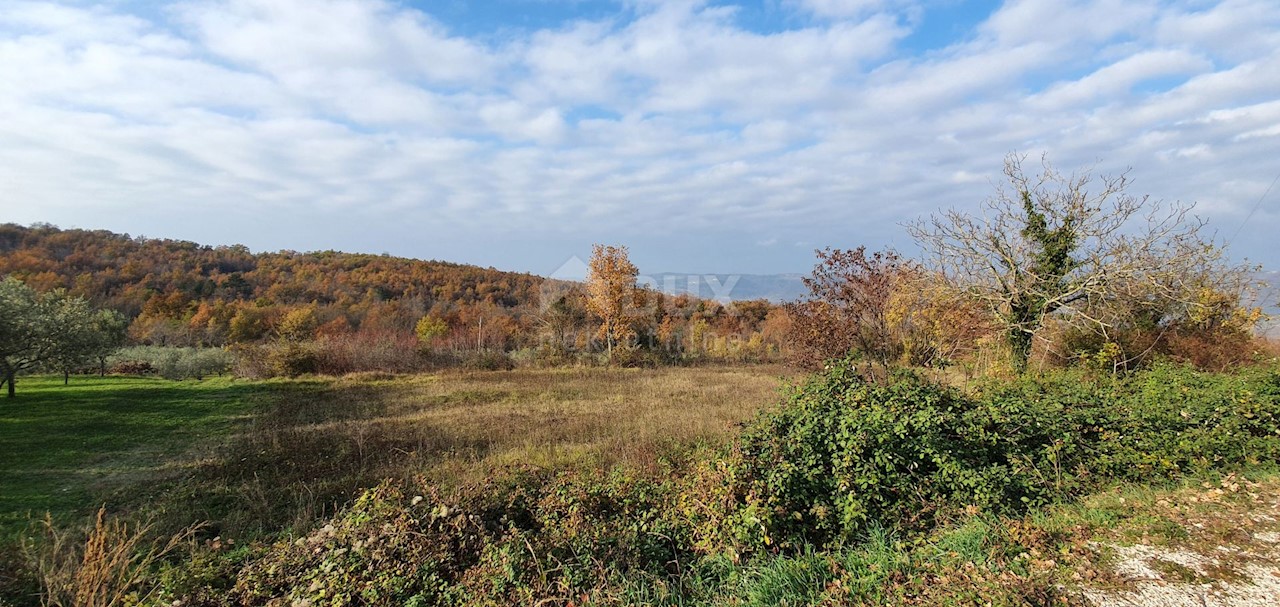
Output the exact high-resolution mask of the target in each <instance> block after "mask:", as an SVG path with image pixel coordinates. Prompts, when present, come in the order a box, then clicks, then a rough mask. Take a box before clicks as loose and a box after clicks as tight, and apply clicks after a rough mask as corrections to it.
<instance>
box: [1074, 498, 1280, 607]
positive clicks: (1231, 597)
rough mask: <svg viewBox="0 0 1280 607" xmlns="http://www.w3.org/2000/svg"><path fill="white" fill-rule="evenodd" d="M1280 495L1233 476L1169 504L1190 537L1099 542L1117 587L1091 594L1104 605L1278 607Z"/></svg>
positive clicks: (1094, 590)
mask: <svg viewBox="0 0 1280 607" xmlns="http://www.w3.org/2000/svg"><path fill="white" fill-rule="evenodd" d="M1278 497H1280V492H1278V491H1277V486H1276V483H1274V482H1270V483H1265V484H1258V483H1250V482H1247V481H1238V480H1236V479H1227V480H1226V481H1225V482H1223V483H1222V486H1218V487H1204V488H1203V490H1194V491H1188V492H1184V493H1183V494H1181V495H1179V496H1177V497H1176V498H1175V499H1172V500H1161V501H1160V502H1159V507H1161V508H1162V509H1163V510H1164V512H1165V514H1166V515H1167V516H1169V517H1171V518H1173V520H1176V521H1177V522H1178V524H1180V525H1181V526H1182V527H1183V528H1185V530H1186V532H1187V534H1186V538H1185V539H1183V540H1179V541H1177V542H1174V543H1172V544H1171V545H1153V544H1149V543H1137V544H1133V545H1120V544H1118V543H1108V542H1099V543H1097V544H1095V548H1096V549H1097V550H1098V552H1099V553H1101V554H1105V555H1109V556H1110V557H1111V561H1110V566H1111V570H1112V573H1113V574H1114V577H1113V579H1114V580H1116V581H1117V582H1118V583H1117V584H1116V587H1113V588H1090V589H1085V591H1084V595H1085V597H1086V598H1087V599H1089V601H1091V602H1092V603H1093V604H1094V605H1096V606H1097V607H1184V606H1185V607H1274V606H1275V605H1278V604H1280V530H1277V529H1276V522H1277V521H1278V520H1280V499H1277V498H1278Z"/></svg>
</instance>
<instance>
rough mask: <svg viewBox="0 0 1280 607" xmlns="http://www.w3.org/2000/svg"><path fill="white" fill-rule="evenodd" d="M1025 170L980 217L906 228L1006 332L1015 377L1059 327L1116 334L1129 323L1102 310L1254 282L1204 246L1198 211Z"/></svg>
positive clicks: (951, 216)
mask: <svg viewBox="0 0 1280 607" xmlns="http://www.w3.org/2000/svg"><path fill="white" fill-rule="evenodd" d="M1024 160H1025V157H1024V156H1020V155H1016V154H1010V155H1009V156H1007V157H1006V158H1005V166H1004V175H1005V178H1006V183H1005V184H1003V185H1001V186H1000V187H999V188H998V189H997V191H996V194H995V195H994V196H992V197H991V198H988V199H987V200H986V201H985V202H984V203H983V205H982V207H981V209H980V211H979V213H977V214H970V213H965V212H963V211H959V210H954V209H953V210H949V211H945V212H943V213H941V214H936V215H933V216H931V217H929V218H926V219H921V220H918V221H916V222H914V223H911V224H909V225H908V226H907V227H908V230H909V231H910V232H911V234H912V236H914V237H915V239H916V241H917V243H919V245H920V246H921V248H922V249H924V250H925V251H927V252H928V253H929V254H930V255H931V258H930V262H931V264H932V265H933V266H934V268H935V269H936V270H937V271H939V272H941V273H942V274H943V275H945V276H946V277H947V279H948V280H950V281H953V282H954V283H955V284H956V285H957V286H958V287H960V288H962V289H964V290H965V291H966V292H967V293H968V294H969V295H970V296H971V297H973V298H975V299H976V300H977V301H979V302H981V303H982V304H983V305H984V306H985V307H986V308H987V309H988V310H989V311H990V313H991V314H992V316H993V317H994V318H995V319H996V320H997V322H998V324H999V327H1000V330H1001V331H1002V333H1003V334H1004V339H1005V341H1006V342H1007V344H1008V346H1009V348H1010V350H1011V353H1012V362H1013V365H1014V368H1015V369H1016V370H1017V371H1019V372H1022V371H1025V370H1026V368H1027V362H1028V360H1029V358H1030V354H1031V350H1032V344H1033V340H1034V339H1035V338H1036V336H1037V335H1038V334H1039V332H1040V330H1041V329H1042V328H1043V327H1044V326H1045V325H1046V322H1047V321H1048V319H1050V318H1051V317H1052V318H1057V319H1060V320H1061V321H1062V322H1065V323H1068V324H1071V325H1073V326H1077V327H1087V328H1090V329H1095V330H1099V331H1106V330H1109V329H1110V328H1112V327H1114V326H1115V324H1116V323H1117V322H1119V320H1120V319H1117V318H1115V317H1113V316H1109V315H1107V314H1103V313H1102V311H1104V310H1111V311H1115V310H1119V309H1124V308H1128V309H1141V308H1142V307H1143V305H1144V304H1142V303H1141V302H1143V301H1148V302H1151V303H1152V304H1153V305H1154V304H1155V302H1160V305H1162V306H1169V305H1170V303H1171V302H1178V303H1179V304H1184V305H1192V306H1194V305H1195V301H1194V298H1195V289H1189V288H1188V287H1190V286H1191V285H1190V284H1189V279H1190V278H1192V277H1196V276H1200V277H1207V276H1219V277H1225V278H1228V279H1229V281H1231V282H1234V281H1235V277H1237V276H1238V275H1239V274H1240V273H1241V272H1244V271H1245V269H1244V267H1242V266H1232V265H1230V264H1229V263H1227V262H1226V260H1225V257H1224V255H1223V251H1222V250H1221V249H1220V248H1218V247H1215V246H1213V244H1212V243H1211V242H1209V241H1207V240H1206V239H1205V238H1204V237H1202V235H1201V229H1202V228H1203V227H1204V222H1203V221H1200V220H1199V219H1197V218H1195V217H1194V216H1192V215H1191V214H1190V212H1191V209H1192V206H1191V205H1184V204H1172V205H1165V204H1162V203H1159V202H1155V201H1151V200H1149V199H1148V198H1147V197H1145V196H1144V197H1136V196H1133V195H1130V194H1129V193H1128V192H1127V190H1128V187H1129V185H1130V182H1129V179H1128V177H1127V176H1126V175H1124V174H1121V175H1120V176H1101V177H1097V178H1095V177H1094V175H1093V174H1092V173H1090V172H1088V171H1084V172H1080V173H1075V174H1072V175H1064V174H1062V173H1060V172H1058V171H1057V170H1055V169H1054V168H1053V167H1052V166H1051V165H1050V164H1049V163H1048V162H1047V161H1045V160H1043V159H1042V169H1041V171H1040V172H1039V173H1038V174H1036V175H1028V174H1027V172H1026V171H1025V170H1024V169H1023V162H1024ZM1214 280H1215V282H1216V281H1217V280H1218V279H1214ZM1118 301H1127V302H1131V303H1133V304H1134V305H1131V306H1117V305H1115V304H1116V302H1118Z"/></svg>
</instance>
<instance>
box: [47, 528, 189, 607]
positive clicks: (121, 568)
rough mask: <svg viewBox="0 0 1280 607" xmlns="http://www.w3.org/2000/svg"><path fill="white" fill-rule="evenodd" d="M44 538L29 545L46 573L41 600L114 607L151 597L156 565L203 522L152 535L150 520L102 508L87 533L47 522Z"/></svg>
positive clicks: (67, 606)
mask: <svg viewBox="0 0 1280 607" xmlns="http://www.w3.org/2000/svg"><path fill="white" fill-rule="evenodd" d="M41 525H42V526H43V528H44V534H43V535H44V542H42V543H38V544H27V545H26V546H25V547H24V548H25V552H26V553H27V558H28V559H30V560H31V561H33V563H34V566H35V569H36V571H37V572H38V574H39V577H40V584H41V597H40V598H41V603H42V604H43V605H46V606H48V607H114V606H116V605H124V604H138V603H141V602H142V601H144V600H145V599H147V598H148V596H149V592H148V589H146V588H144V587H143V583H144V582H145V581H146V580H147V577H148V575H149V573H150V572H151V570H152V566H153V565H155V563H156V562H157V561H158V560H159V559H161V558H163V557H164V556H165V555H166V554H168V553H170V552H172V551H173V550H174V549H175V548H177V547H178V546H179V545H180V544H182V543H184V542H186V541H187V540H189V539H190V538H191V537H192V536H193V535H194V534H195V532H196V530H197V528H198V527H197V526H193V527H189V528H187V529H185V530H183V531H181V532H179V533H178V534H175V535H173V536H171V537H169V538H168V539H167V540H163V541H158V542H157V541H153V540H152V539H150V536H151V531H152V527H151V525H150V524H129V523H128V522H127V521H124V520H121V519H119V518H115V517H108V516H107V513H106V509H105V508H100V509H98V513H97V516H96V517H95V519H94V522H93V526H92V527H90V528H89V529H88V530H87V532H82V533H77V532H71V531H64V530H60V529H59V528H58V527H57V526H55V525H54V523H53V520H52V518H50V517H47V516H46V518H45V519H44V521H42V523H41Z"/></svg>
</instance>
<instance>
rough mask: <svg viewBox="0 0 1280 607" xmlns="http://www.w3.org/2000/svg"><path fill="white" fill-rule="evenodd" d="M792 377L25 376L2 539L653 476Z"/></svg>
mask: <svg viewBox="0 0 1280 607" xmlns="http://www.w3.org/2000/svg"><path fill="white" fill-rule="evenodd" d="M787 373H788V371H787V370H786V369H784V368H782V367H764V366H739V367H696V368H675V367H669V368H659V369H605V368H568V369H521V370H515V371H485V372H465V373H464V372H448V373H441V374H430V375H386V374H361V375H353V376H347V377H340V378H327V377H321V378H304V379H297V380H272V381H261V382H256V381H241V380H226V379H216V380H211V381H205V382H194V381H185V382H171V381H166V380H156V379H145V380H140V379H131V378H122V377H114V378H113V377H108V378H103V379H98V378H92V379H88V378H84V379H81V378H77V379H76V380H74V381H72V383H71V385H70V386H68V387H63V386H62V385H61V381H60V379H54V378H31V379H29V380H27V382H26V384H25V385H24V388H25V389H26V394H25V395H24V398H21V399H18V401H16V402H15V403H12V404H7V405H6V408H5V411H4V420H5V423H4V424H3V429H4V432H5V434H6V436H9V439H12V440H8V439H6V444H7V445H9V446H11V447H13V449H14V453H12V454H11V455H12V456H13V457H7V458H6V463H5V465H4V466H2V467H0V468H3V469H2V470H0V472H3V477H4V478H3V479H0V481H2V482H3V483H4V485H5V486H6V487H9V488H10V489H12V491H7V492H6V494H7V496H8V497H6V498H5V500H4V501H3V505H4V507H5V510H6V511H5V512H3V513H0V514H3V515H4V519H5V521H7V522H6V525H7V526H8V527H9V528H10V529H11V530H12V529H15V528H16V527H21V526H22V525H24V521H25V520H27V517H28V516H37V517H38V516H39V515H41V514H42V513H43V512H45V511H51V512H53V513H54V515H55V516H62V515H66V516H72V517H81V518H83V517H84V516H87V515H88V514H89V513H91V512H92V511H93V510H94V509H95V508H96V507H97V506H99V505H103V504H105V505H106V506H107V507H108V508H109V509H112V510H116V511H135V510H136V511H143V512H146V513H148V514H151V515H158V516H159V517H160V520H161V521H163V522H164V523H166V524H169V525H172V526H174V527H178V526H181V525H185V524H189V523H190V522H193V521H199V520H207V521H214V524H215V525H216V527H217V529H218V530H219V531H221V532H224V533H225V534H230V535H239V534H242V533H249V534H253V533H257V532H264V531H265V532H271V531H276V530H279V529H282V528H291V527H292V528H297V527H305V526H306V525H308V524H310V523H311V522H312V521H314V520H315V517H318V516H324V515H327V514H329V513H332V512H333V511H335V510H336V509H337V508H338V507H340V506H341V505H342V504H343V503H345V502H346V501H347V500H349V499H350V498H351V497H353V496H354V495H356V494H357V493H358V492H359V491H360V490H361V489H364V488H367V487H371V486H374V485H376V484H378V483H379V482H382V481H383V480H386V479H393V480H394V479H405V478H420V479H425V480H427V481H429V482H432V483H435V484H440V485H455V484H460V483H470V482H476V481H480V480H483V479H484V478H485V477H486V476H487V475H488V474H489V473H490V472H491V471H493V470H495V469H496V468H500V467H509V466H534V467H540V468H552V467H578V466H582V467H588V466H589V467H600V466H612V465H622V466H631V467H637V468H647V469H652V468H653V467H655V466H659V465H661V462H662V461H663V460H664V459H670V458H676V457H679V456H680V454H683V453H687V452H688V451H689V449H690V448H691V447H693V446H695V445H697V444H699V443H702V442H706V441H715V440H719V439H722V438H724V437H728V436H729V435H731V434H732V433H733V432H734V431H735V430H736V427H737V425H738V424H739V423H740V422H743V421H745V420H746V419H748V418H750V417H751V416H752V415H754V414H755V413H756V412H757V411H759V410H760V409H761V408H763V407H766V406H769V405H771V404H773V403H776V402H778V400H779V397H778V390H779V386H780V385H781V383H782V377H783V376H784V375H786V374H787ZM107 429H109V430H110V431H109V432H107V434H108V435H110V437H111V440H110V441H106V440H105V439H104V434H103V430H107ZM10 435H11V436H10ZM55 439H56V440H55ZM51 441H52V442H51ZM44 446H48V447H51V448H49V449H46V448H44ZM20 455H21V456H20Z"/></svg>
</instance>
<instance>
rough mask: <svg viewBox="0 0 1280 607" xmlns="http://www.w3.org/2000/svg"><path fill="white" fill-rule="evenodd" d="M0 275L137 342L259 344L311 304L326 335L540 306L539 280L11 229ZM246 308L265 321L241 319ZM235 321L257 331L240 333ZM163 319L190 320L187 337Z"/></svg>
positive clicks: (2, 242) (1, 247) (416, 263)
mask: <svg viewBox="0 0 1280 607" xmlns="http://www.w3.org/2000/svg"><path fill="white" fill-rule="evenodd" d="M0 275H12V276H14V277H17V278H19V279H20V280H22V281H23V282H25V283H26V284H28V285H29V286H31V287H32V288H34V289H36V290H37V291H47V290H52V289H56V288H63V289H67V290H68V291H69V292H71V294H73V295H78V296H81V297H84V298H86V299H88V300H90V301H91V302H93V303H94V304H96V305H98V306H104V307H109V308H113V309H116V310H119V311H120V312H121V313H123V314H124V315H125V316H127V317H128V318H130V319H131V320H133V331H132V333H133V335H134V337H135V338H136V339H139V340H141V341H156V342H167V343H175V344H176V343H186V342H193V343H196V342H200V343H218V342H220V341H222V340H224V339H227V338H231V340H232V341H237V340H248V339H255V338H257V337H260V336H261V335H262V334H263V333H265V332H266V331H267V329H268V328H269V326H270V324H271V320H272V317H273V316H274V315H275V313H276V312H279V311H280V310H282V309H284V308H290V307H296V306H303V305H315V306H317V307H318V308H319V309H320V310H321V311H322V316H323V317H324V318H323V319H322V320H323V321H324V323H325V325H326V326H327V327H328V330H330V331H338V330H355V329H359V328H361V327H365V328H368V329H374V328H377V329H384V330H391V329H395V330H401V329H403V330H412V327H413V324H414V323H415V322H416V321H417V319H418V318H420V317H421V316H423V315H424V314H426V313H430V312H432V311H435V312H438V313H440V315H441V316H442V317H447V316H450V315H454V316H456V315H458V314H459V313H461V312H463V311H465V310H466V309H470V308H475V309H477V310H479V309H489V310H490V312H491V313H497V314H500V315H504V316H509V315H513V314H515V313H516V312H518V311H519V310H520V309H522V308H528V307H530V306H536V303H537V293H538V287H539V285H541V284H542V281H543V279H542V278H540V277H538V276H533V275H530V274H518V273H514V272H503V271H499V270H496V269H493V268H481V267H477V266H471V265H463V264H456V263H448V262H442V261H421V260H415V259H405V258H401V257H391V256H389V255H368V254H354V253H340V252H336V251H324V252H314V253H298V252H294V251H280V252H273V253H252V252H250V251H249V249H248V248H246V247H244V246H241V245H232V246H218V247H214V246H208V245H200V244H197V243H194V242H187V241H181V240H168V239H152V238H142V237H138V238H133V237H130V236H129V235H128V234H116V233H112V232H108V231H104V230H94V231H88V230H60V229H58V228H56V227H53V226H45V225H37V226H32V227H22V226H19V225H14V224H6V225H2V226H0ZM246 309H252V310H253V312H257V313H258V314H253V313H249V314H242V313H241V312H242V310H246ZM237 314H240V318H241V320H242V321H244V320H245V317H246V316H258V317H259V318H257V319H256V320H257V321H258V322H242V323H239V325H241V326H237V327H233V326H232V320H233V319H235V318H236V315H237ZM165 320H168V321H177V320H182V321H186V322H184V323H183V324H185V325H187V327H185V328H186V329H190V331H183V330H182V329H183V327H176V326H165V325H169V324H172V323H165V322H162V321H165ZM193 320H194V321H196V322H195V323H193V322H192V321H193ZM153 325H155V326H153ZM193 325H200V326H193ZM243 325H255V326H243ZM233 329H240V331H238V332H237V331H235V330H233ZM184 333H190V334H184ZM236 338H240V339H236Z"/></svg>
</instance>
